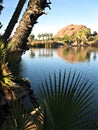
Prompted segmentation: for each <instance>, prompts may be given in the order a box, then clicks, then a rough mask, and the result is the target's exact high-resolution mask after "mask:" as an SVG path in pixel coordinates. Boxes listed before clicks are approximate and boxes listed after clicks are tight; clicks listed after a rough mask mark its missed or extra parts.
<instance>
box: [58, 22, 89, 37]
mask: <svg viewBox="0 0 98 130" xmlns="http://www.w3.org/2000/svg"><path fill="white" fill-rule="evenodd" d="M85 28H87V27H86V26H84V25H74V24H70V25H68V26H66V27H64V28H62V29H61V30H60V31H58V32H57V34H56V35H55V37H61V38H62V37H63V36H64V35H68V36H72V35H74V34H75V33H76V32H77V31H78V30H82V29H85Z"/></svg>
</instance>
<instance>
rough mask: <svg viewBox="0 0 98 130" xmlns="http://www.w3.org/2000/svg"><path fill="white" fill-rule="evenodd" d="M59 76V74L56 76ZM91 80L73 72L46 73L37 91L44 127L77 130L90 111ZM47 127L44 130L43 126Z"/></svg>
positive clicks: (48, 129) (56, 129)
mask: <svg viewBox="0 0 98 130" xmlns="http://www.w3.org/2000/svg"><path fill="white" fill-rule="evenodd" d="M57 76H58V77H57ZM92 91H93V88H92V83H90V81H89V80H87V79H86V78H83V76H82V75H81V74H80V73H79V74H77V73H76V72H74V73H72V72H71V71H70V72H69V73H66V71H65V72H64V73H63V74H62V73H61V71H60V73H59V75H56V74H55V73H54V78H53V79H52V77H51V76H50V75H49V80H46V79H45V85H44V84H43V83H42V86H41V87H40V90H39V97H40V98H39V99H40V103H41V104H40V105H41V108H42V111H43V113H44V125H45V128H47V130H77V129H79V128H81V126H82V124H84V121H85V122H86V117H87V115H88V114H89V113H90V112H91V107H90V106H91V104H92V97H93V95H92ZM45 130H46V129H45Z"/></svg>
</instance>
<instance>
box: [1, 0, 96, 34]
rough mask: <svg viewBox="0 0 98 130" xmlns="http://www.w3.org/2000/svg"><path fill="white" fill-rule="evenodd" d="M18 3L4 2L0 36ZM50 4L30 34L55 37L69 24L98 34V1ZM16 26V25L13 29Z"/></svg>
mask: <svg viewBox="0 0 98 130" xmlns="http://www.w3.org/2000/svg"><path fill="white" fill-rule="evenodd" d="M18 1H19V0H4V3H3V6H4V10H3V11H2V13H1V16H0V22H1V23H2V24H3V27H2V29H0V34H3V33H4V30H5V29H6V27H7V25H8V22H9V21H10V18H11V16H12V14H13V12H14V10H15V8H16V5H17V3H18ZM51 2H52V4H51V5H50V6H51V10H49V9H48V8H47V9H45V12H47V13H48V15H42V16H41V17H39V18H38V20H37V21H38V23H37V24H35V25H34V27H33V29H32V34H34V35H36V36H37V35H38V34H42V33H53V34H54V35H55V34H56V33H57V32H58V31H59V30H60V29H62V28H64V27H66V26H67V25H69V24H75V25H80V24H81V25H85V26H87V27H89V28H90V29H91V32H92V33H93V31H97V32H98V0H51ZM26 5H27V3H26V4H25V6H24V8H23V11H22V13H21V16H20V18H19V20H20V19H21V17H22V15H23V13H24V10H25V9H26ZM17 26H18V24H17V25H16V27H15V29H16V28H17ZM15 29H14V31H15ZM13 33H14V32H13Z"/></svg>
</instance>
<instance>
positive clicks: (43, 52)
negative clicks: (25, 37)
mask: <svg viewBox="0 0 98 130" xmlns="http://www.w3.org/2000/svg"><path fill="white" fill-rule="evenodd" d="M34 51H35V50H34V48H30V57H32V58H33V57H35V55H36V54H35V52H34ZM38 56H39V57H52V56H53V49H52V48H39V49H38Z"/></svg>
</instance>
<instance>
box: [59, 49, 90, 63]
mask: <svg viewBox="0 0 98 130" xmlns="http://www.w3.org/2000/svg"><path fill="white" fill-rule="evenodd" d="M90 51H91V50H90V48H83V47H80V48H77V47H72V48H60V49H58V50H57V53H58V55H59V56H60V57H62V59H64V60H66V61H68V62H69V63H75V62H82V61H89V60H90Z"/></svg>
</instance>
